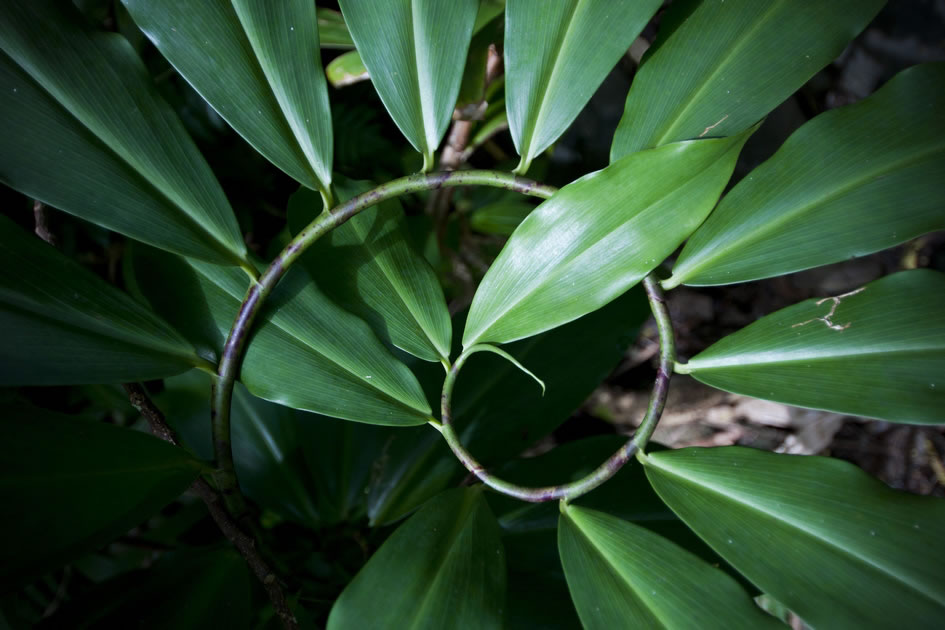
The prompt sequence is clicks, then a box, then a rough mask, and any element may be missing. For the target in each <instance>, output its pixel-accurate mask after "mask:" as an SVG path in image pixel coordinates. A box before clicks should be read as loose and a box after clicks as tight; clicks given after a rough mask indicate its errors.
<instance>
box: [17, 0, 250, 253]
mask: <svg viewBox="0 0 945 630" xmlns="http://www.w3.org/2000/svg"><path fill="white" fill-rule="evenodd" d="M201 54H205V53H201ZM0 118H2V119H3V121H4V125H5V126H6V128H7V129H9V130H11V132H10V133H6V134H4V138H3V150H2V151H0V181H2V182H3V183H5V184H7V185H9V186H11V187H13V188H15V189H17V190H19V191H20V192H22V193H23V194H25V195H28V196H30V197H34V198H36V199H39V200H41V201H43V202H45V203H48V204H49V205H51V206H54V207H56V208H59V209H61V210H64V211H66V212H69V213H70V214H74V215H76V216H78V217H81V218H83V219H86V220H88V221H91V222H93V223H97V224H98V225H101V226H103V227H106V228H108V229H110V230H115V231H116V232H121V233H122V234H125V235H126V236H130V237H132V238H135V239H138V240H141V241H144V242H146V243H150V244H152V245H154V246H156V247H161V248H163V249H168V250H170V251H173V252H177V253H180V254H185V255H188V256H195V257H198V258H202V259H204V260H209V261H213V262H216V263H219V264H229V265H243V266H248V263H247V262H245V261H246V247H245V245H244V244H243V239H242V237H241V236H240V233H239V227H238V226H237V224H236V218H235V217H234V216H233V212H232V210H231V209H230V206H229V203H228V202H227V200H226V197H224V195H223V191H222V190H221V189H220V186H219V184H218V183H217V181H216V178H215V177H214V176H213V173H212V172H211V171H210V168H209V167H208V166H207V163H206V162H205V161H204V159H203V157H202V156H201V155H200V153H199V152H198V151H197V148H196V146H194V144H193V142H192V141H191V139H190V138H189V137H188V136H187V133H186V132H185V131H184V127H183V125H181V122H180V120H178V118H177V117H176V115H175V114H174V112H173V111H172V110H171V108H170V107H168V106H167V104H166V103H164V101H162V100H161V98H160V97H159V96H158V95H157V92H156V90H155V88H154V86H153V83H152V80H151V77H149V76H148V75H147V72H146V70H145V68H144V65H143V64H142V63H141V61H140V60H139V59H138V58H137V56H135V54H134V51H133V50H132V49H131V46H129V45H128V42H127V41H125V39H124V38H122V37H120V36H118V35H115V34H112V33H98V32H93V31H92V30H91V29H90V28H89V27H88V26H87V25H86V24H85V20H84V19H83V18H82V16H81V15H79V14H78V11H77V10H76V9H75V7H74V6H73V5H72V3H70V2H57V1H55V0H7V1H5V2H4V3H3V5H2V9H0ZM12 130H15V132H13V131H12Z"/></svg>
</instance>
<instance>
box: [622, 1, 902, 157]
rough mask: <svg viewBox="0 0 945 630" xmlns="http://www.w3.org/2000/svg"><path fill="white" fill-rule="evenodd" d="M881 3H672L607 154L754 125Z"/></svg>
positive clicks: (725, 133) (840, 48)
mask: <svg viewBox="0 0 945 630" xmlns="http://www.w3.org/2000/svg"><path fill="white" fill-rule="evenodd" d="M884 4H885V2H884V0H834V1H832V2H796V1H794V0H704V1H698V0H686V1H683V2H675V3H673V5H672V7H671V8H670V9H669V10H668V11H667V13H666V15H665V16H664V17H663V21H662V24H661V26H660V33H659V35H658V37H657V39H656V42H654V44H653V47H652V48H651V49H650V51H648V54H647V56H645V57H644V59H643V63H642V65H641V66H640V69H639V71H638V72H637V74H636V77H635V78H634V81H633V85H632V86H631V88H630V95H629V96H628V97H627V103H626V107H625V109H624V113H623V118H621V120H620V125H619V126H618V127H617V133H616V135H615V136H614V143H613V146H612V147H611V150H610V159H611V161H612V162H613V161H616V160H618V159H620V158H622V157H623V156H625V155H629V154H630V153H633V152H635V151H640V150H642V149H649V148H652V147H658V146H660V145H663V144H667V143H670V142H676V141H678V140H689V139H691V138H699V137H703V136H709V137H713V136H730V135H733V134H736V133H740V132H742V131H744V130H745V129H747V128H749V127H751V126H752V125H754V124H755V123H756V122H758V121H759V120H761V119H762V118H764V117H765V116H766V115H767V114H768V112H770V111H771V110H773V109H774V108H775V107H777V106H778V105H780V104H781V102H783V101H784V100H785V99H787V98H788V97H789V96H790V95H791V94H792V93H793V92H794V91H796V90H797V89H798V88H800V87H801V86H802V85H803V84H804V83H805V82H806V81H807V80H808V79H810V78H811V77H812V76H814V74H815V73H816V72H817V71H818V70H820V69H821V68H823V67H824V66H826V65H827V64H828V63H829V62H830V61H831V60H833V59H834V58H835V57H837V56H838V55H839V54H840V53H841V52H842V51H843V49H844V47H845V46H846V45H847V44H848V43H849V42H850V41H851V40H852V39H853V38H854V37H856V35H857V34H858V33H859V32H860V31H862V30H863V28H864V27H866V25H867V24H869V22H870V20H872V19H873V17H875V15H876V14H877V13H878V12H879V10H880V8H882V6H883V5H884Z"/></svg>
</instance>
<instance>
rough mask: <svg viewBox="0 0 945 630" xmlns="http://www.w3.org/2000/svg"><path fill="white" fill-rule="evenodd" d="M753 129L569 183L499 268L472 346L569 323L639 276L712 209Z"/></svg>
mask: <svg viewBox="0 0 945 630" xmlns="http://www.w3.org/2000/svg"><path fill="white" fill-rule="evenodd" d="M749 135H750V132H745V133H742V134H740V135H738V136H734V137H732V138H722V139H713V140H696V141H691V142H681V143H676V144H672V145H669V146H665V147H660V148H658V149H652V150H650V151H644V152H640V153H639V154H636V155H631V156H627V157H626V158H624V159H623V160H620V161H618V162H615V163H613V164H611V165H610V166H608V167H607V168H605V169H603V170H600V171H597V172H595V173H591V174H590V175H585V176H584V177H582V178H581V179H579V180H577V181H576V182H574V183H571V184H568V185H567V186H565V187H564V188H562V189H561V190H559V191H558V192H557V193H555V195H554V196H553V197H552V198H551V199H549V200H548V201H545V202H544V203H542V204H541V205H540V206H538V207H537V208H536V209H535V210H534V211H533V212H532V213H531V214H530V215H528V218H526V219H525V220H524V221H522V223H521V225H519V226H518V229H516V230H515V233H514V234H512V237H511V238H510V239H509V241H508V243H506V245H505V247H504V248H503V249H502V252H501V253H500V254H499V257H498V258H497V259H496V261H495V263H493V265H492V266H491V267H490V268H489V271H488V272H487V273H486V276H485V278H483V280H482V284H480V285H479V289H478V290H477V291H476V295H475V297H474V298H473V302H472V306H471V307H470V310H469V319H468V320H467V322H466V330H465V332H464V333H463V346H464V347H467V348H468V347H469V346H471V345H473V344H474V343H480V342H497V343H504V342H507V341H514V340H516V339H522V338H523V337H528V336H531V335H534V334H537V333H540V332H542V331H545V330H548V329H550V328H554V327H555V326H560V325H561V324H564V323H566V322H569V321H571V320H573V319H577V318H578V317H580V316H581V315H584V314H585V313H589V312H591V311H593V310H595V309H598V308H600V307H601V306H603V305H604V304H607V303H608V302H610V301H611V300H613V299H614V298H615V297H617V296H618V295H620V294H621V293H623V292H624V291H626V290H627V289H629V288H630V287H632V286H633V285H635V284H636V283H637V282H639V281H640V280H641V279H642V278H643V276H645V275H646V274H647V273H649V272H650V271H651V270H652V269H653V268H655V267H656V266H657V265H659V264H660V263H661V262H662V261H663V259H664V258H666V257H667V256H669V255H670V254H671V253H672V252H673V250H674V249H676V248H677V247H678V246H679V244H680V243H682V241H683V240H684V239H685V238H686V237H688V236H689V235H690V234H691V233H692V232H693V231H694V230H695V229H696V228H697V227H698V226H699V224H700V223H702V221H703V220H704V219H705V217H706V215H708V214H709V211H710V210H711V209H712V207H713V206H714V205H715V202H716V200H717V199H718V198H719V195H720V194H721V193H722V189H723V188H724V187H725V184H726V182H728V179H729V177H730V176H731V174H732V170H733V169H734V168H735V161H736V159H737V158H738V152H739V150H740V149H741V147H742V144H744V142H745V140H747V139H748V136H749Z"/></svg>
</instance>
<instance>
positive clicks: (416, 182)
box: [210, 170, 557, 517]
mask: <svg viewBox="0 0 945 630" xmlns="http://www.w3.org/2000/svg"><path fill="white" fill-rule="evenodd" d="M455 186H491V187H493V188H504V189H507V190H514V191H516V192H520V193H522V194H525V195H533V196H535V197H542V198H544V199H547V198H549V197H551V195H553V194H554V193H555V191H556V190H557V189H556V188H554V187H553V186H547V185H545V184H540V183H538V182H536V181H533V180H530V179H526V178H524V177H518V176H516V175H513V174H511V173H504V172H502V171H488V170H469V171H450V172H438V173H427V174H418V175H409V176H407V177H401V178H399V179H395V180H393V181H390V182H387V183H386V184H382V185H380V186H378V187H377V188H374V189H373V190H369V191H368V192H366V193H363V194H361V195H358V196H356V197H352V198H351V199H349V200H348V201H346V202H344V203H342V204H340V205H338V206H336V207H335V208H333V209H331V210H330V211H327V212H322V214H320V215H319V216H318V217H317V218H316V219H315V220H314V221H312V222H311V223H310V224H309V225H308V226H306V228H305V229H304V230H302V231H301V232H299V234H298V235H297V236H296V237H295V238H293V239H292V240H291V241H289V244H288V245H286V246H285V248H284V249H283V250H282V251H281V252H280V253H279V255H278V256H276V258H275V260H273V261H272V263H270V265H269V267H268V268H267V269H266V270H265V271H264V272H263V274H262V275H261V276H259V279H258V280H257V281H256V282H255V283H253V285H252V286H250V288H249V291H248V292H247V293H246V297H245V298H244V299H243V304H242V305H241V306H240V310H239V313H237V315H236V321H235V322H234V323H233V327H232V328H231V329H230V334H229V336H228V337H227V339H226V343H225V344H224V346H223V354H222V355H221V357H220V364H219V367H218V369H217V379H216V382H215V383H214V386H213V391H212V393H211V401H210V417H211V425H212V430H213V449H214V456H215V458H216V467H217V471H216V474H215V476H214V478H215V479H216V481H217V484H218V485H219V489H220V492H221V494H222V495H223V497H224V498H225V499H226V502H227V508H228V509H229V510H230V512H231V513H232V514H233V515H234V516H237V517H239V516H240V514H241V513H242V512H243V511H244V509H245V501H244V499H243V497H242V495H241V494H240V492H239V485H238V483H237V479H236V469H235V467H234V463H233V445H232V444H231V442H230V401H231V399H232V397H233V384H234V383H235V382H236V377H237V376H238V374H239V368H240V362H241V360H242V356H243V351H244V350H245V348H246V340H247V338H248V337H249V333H250V330H251V328H252V325H253V320H254V319H255V318H256V314H257V313H258V312H259V309H260V308H261V307H262V304H263V302H265V301H266V298H267V297H269V294H270V293H272V290H273V289H274V288H275V286H276V285H277V284H278V283H279V280H280V279H281V278H282V276H283V275H284V274H285V272H286V271H288V269H289V267H291V266H292V263H294V262H295V261H296V260H297V259H298V258H299V256H301V255H302V253H303V252H305V250H306V249H308V247H309V246H310V245H311V244H312V243H314V242H315V241H317V240H318V239H319V238H321V237H322V236H324V235H325V234H327V233H328V232H330V231H331V230H333V229H334V228H336V227H338V226H339V225H341V224H342V223H344V222H345V221H347V220H348V219H350V218H351V217H353V216H355V215H356V214H358V213H359V212H361V211H362V210H366V209H368V208H370V207H371V206H374V205H376V204H379V203H381V202H383V201H386V200H388V199H391V198H394V197H399V196H401V195H405V194H409V193H415V192H421V191H425V190H437V189H439V188H448V187H455Z"/></svg>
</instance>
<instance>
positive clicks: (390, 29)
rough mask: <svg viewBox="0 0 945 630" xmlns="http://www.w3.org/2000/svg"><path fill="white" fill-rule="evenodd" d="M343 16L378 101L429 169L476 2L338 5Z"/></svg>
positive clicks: (452, 100)
mask: <svg viewBox="0 0 945 630" xmlns="http://www.w3.org/2000/svg"><path fill="white" fill-rule="evenodd" d="M338 4H339V5H341V12H342V13H343V14H344V18H345V22H346V23H347V25H348V30H349V31H350V33H351V37H352V39H354V43H355V44H356V45H357V48H358V52H359V53H360V55H361V59H362V60H363V61H364V65H365V67H367V69H368V71H369V72H370V74H371V81H372V82H373V83H374V87H375V88H376V89H377V93H378V96H380V97H381V101H382V102H383V103H384V106H385V107H386V108H387V111H388V112H390V115H391V118H393V119H394V122H395V123H396V124H397V127H398V128H400V131H401V132H402V133H403V134H404V136H406V138H407V140H408V141H409V142H410V144H412V145H413V147H414V148H415V149H416V150H417V151H419V152H420V153H421V154H422V155H423V165H424V170H429V169H431V168H433V152H434V151H435V150H436V148H437V146H439V144H440V140H441V139H442V138H443V133H444V132H445V131H446V126H447V125H448V124H449V121H450V117H451V116H452V114H453V107H454V106H455V105H456V96H457V94H458V93H459V84H460V80H461V79H462V76H463V66H464V64H465V61H466V52H467V50H468V49H469V41H470V38H471V37H472V29H473V25H474V23H475V20H476V12H477V10H478V3H477V2H476V0H450V1H449V2H441V1H440V0H392V1H391V2H384V3H378V2H375V1H374V0H341V1H340V2H339V3H338Z"/></svg>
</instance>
